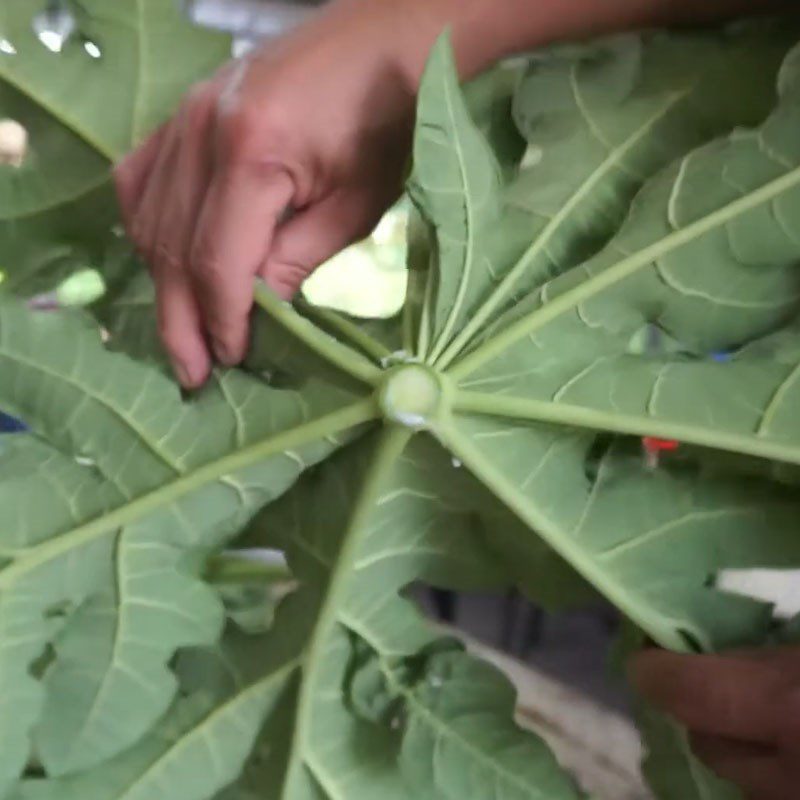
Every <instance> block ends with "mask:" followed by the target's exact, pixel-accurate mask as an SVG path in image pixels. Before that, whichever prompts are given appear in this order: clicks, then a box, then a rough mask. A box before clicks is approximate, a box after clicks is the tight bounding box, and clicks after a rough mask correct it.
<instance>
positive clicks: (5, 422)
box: [0, 410, 27, 434]
mask: <svg viewBox="0 0 800 800" xmlns="http://www.w3.org/2000/svg"><path fill="white" fill-rule="evenodd" d="M26 429H27V427H26V425H25V423H24V422H22V421H21V420H18V419H16V418H15V417H12V416H9V415H8V414H4V413H3V411H2V410H0V434H2V433H22V432H23V431H25V430H26Z"/></svg>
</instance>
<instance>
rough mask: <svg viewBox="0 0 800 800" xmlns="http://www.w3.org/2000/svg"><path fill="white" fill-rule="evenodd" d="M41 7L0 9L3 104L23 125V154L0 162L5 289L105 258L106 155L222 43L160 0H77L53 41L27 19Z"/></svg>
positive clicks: (156, 118) (109, 212)
mask: <svg viewBox="0 0 800 800" xmlns="http://www.w3.org/2000/svg"><path fill="white" fill-rule="evenodd" d="M40 10H41V9H40V8H38V7H36V6H35V5H32V4H31V3H30V2H29V1H28V0H6V2H4V3H3V8H2V9H0V32H2V36H3V37H4V39H5V40H7V41H8V42H10V43H11V44H12V46H13V47H14V49H15V50H16V54H14V55H10V54H5V53H3V54H0V108H1V109H2V115H3V117H4V118H7V119H13V120H16V121H17V122H19V123H21V124H22V125H23V126H24V127H25V128H26V129H27V132H28V137H29V150H28V153H27V155H26V157H25V158H24V160H23V163H22V166H21V167H19V168H16V167H12V166H0V253H1V254H2V259H1V260H0V270H2V271H3V272H4V273H5V275H6V278H7V280H6V284H5V286H4V289H5V290H9V289H14V290H16V291H18V292H20V293H23V292H24V293H33V292H34V291H38V290H39V289H41V288H42V287H45V288H50V287H52V286H53V285H54V284H55V283H57V282H58V280H59V279H60V278H61V277H62V276H64V275H66V274H68V272H69V271H71V270H73V271H74V270H76V269H81V268H86V267H90V266H97V265H98V264H100V263H101V262H102V260H103V251H104V248H105V247H106V246H107V245H108V242H109V240H110V230H111V228H112V227H113V226H114V225H115V224H116V222H117V212H116V201H115V199H114V191H113V188H112V187H111V185H110V182H109V172H110V167H111V164H112V163H113V162H116V161H117V160H118V159H120V158H121V157H122V156H123V155H125V154H126V153H127V152H128V151H129V150H130V149H131V148H132V147H133V145H135V144H137V143H139V142H140V141H141V140H142V139H143V138H144V136H145V135H146V134H148V133H150V132H151V131H152V130H153V129H154V128H155V127H156V126H157V125H158V124H159V123H161V122H163V121H164V119H166V118H167V117H168V116H169V115H170V114H171V113H172V112H173V111H174V109H175V105H176V103H177V102H178V100H179V99H180V97H181V95H182V94H183V92H184V91H185V90H186V89H187V88H188V87H189V86H190V85H191V84H192V83H193V82H195V81H197V80H198V79H199V78H200V77H202V76H205V75H208V74H210V73H211V72H212V71H213V70H214V69H215V68H216V66H217V65H219V64H220V63H222V61H223V60H225V59H226V58H227V57H228V56H229V53H230V41H229V39H228V38H227V37H225V36H220V35H217V34H212V33H210V32H206V31H200V30H197V29H192V28H190V27H189V26H188V25H187V23H186V21H185V20H184V19H183V18H182V16H181V14H180V12H179V9H178V8H177V5H176V4H174V3H171V2H163V0H117V1H115V2H114V3H113V4H112V5H111V6H109V4H108V3H107V2H104V0H81V3H80V4H77V3H76V4H75V6H74V15H75V19H76V26H77V30H76V33H75V34H74V35H73V37H72V38H70V39H68V40H67V41H66V42H65V44H64V46H63V49H62V50H61V52H59V53H54V52H51V50H49V49H48V48H47V47H45V46H44V44H42V43H41V42H40V41H39V40H38V39H37V38H36V35H35V33H34V30H33V26H32V24H31V22H32V18H33V16H34V15H35V14H36V13H38V12H39V11H40ZM84 37H85V38H84ZM86 40H88V41H92V42H94V43H95V44H96V45H97V47H99V48H100V50H101V52H102V56H101V57H100V58H99V59H96V58H92V57H91V56H90V55H89V54H88V53H87V52H86V50H85V49H84V41H86ZM165 63H169V65H170V68H169V73H170V74H169V80H164V75H163V65H164V64H165ZM76 87H81V88H80V91H76Z"/></svg>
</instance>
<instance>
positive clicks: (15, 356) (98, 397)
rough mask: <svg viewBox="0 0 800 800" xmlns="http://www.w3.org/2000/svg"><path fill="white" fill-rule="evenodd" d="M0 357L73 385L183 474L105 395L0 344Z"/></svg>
mask: <svg viewBox="0 0 800 800" xmlns="http://www.w3.org/2000/svg"><path fill="white" fill-rule="evenodd" d="M0 358H7V359H8V360H9V361H11V362H13V363H15V364H18V365H20V366H22V367H25V368H27V369H31V370H33V371H34V372H39V373H41V374H43V375H46V376H47V377H48V378H52V379H54V380H56V381H60V382H61V383H65V384H67V385H68V386H71V387H73V388H74V389H75V390H77V392H78V393H79V394H80V395H81V396H83V397H88V398H90V399H91V400H93V401H95V402H96V403H98V404H99V405H101V406H102V407H103V408H105V409H106V410H107V411H109V412H110V413H111V414H113V415H114V416H115V417H116V418H117V419H118V420H119V421H120V422H122V423H123V424H124V425H125V427H127V428H128V429H129V430H130V431H132V432H133V433H134V434H135V435H136V437H137V439H138V441H140V442H141V443H142V444H143V445H145V447H147V449H148V450H149V451H150V452H151V453H152V454H153V455H154V456H156V458H158V460H159V461H160V462H161V463H162V464H163V465H164V466H165V467H167V468H168V469H169V470H170V471H171V472H173V473H174V474H176V475H181V474H183V472H184V470H183V468H182V467H181V465H180V464H179V463H178V462H177V461H175V460H174V459H173V458H172V456H171V455H170V454H169V453H167V452H165V451H164V450H163V449H162V448H161V446H160V445H159V443H158V442H156V441H154V440H153V439H151V438H150V437H149V436H148V435H147V433H146V432H145V431H144V430H143V429H142V428H141V427H140V426H139V424H138V423H137V422H136V420H135V419H134V418H133V417H132V416H129V413H128V412H127V411H126V409H124V408H120V407H119V406H117V405H116V404H115V403H113V402H111V400H109V399H108V398H107V397H105V396H103V395H102V394H99V393H98V392H96V391H94V390H93V389H92V388H91V387H89V386H86V385H84V384H82V383H80V382H78V381H77V380H76V379H75V378H74V377H73V376H72V375H67V374H65V373H61V372H57V371H55V370H53V369H50V368H49V367H46V366H44V365H43V364H41V363H39V362H37V361H33V360H31V359H29V358H25V357H24V356H22V355H20V354H19V353H13V352H10V351H9V350H7V349H6V348H4V347H3V346H2V345H0Z"/></svg>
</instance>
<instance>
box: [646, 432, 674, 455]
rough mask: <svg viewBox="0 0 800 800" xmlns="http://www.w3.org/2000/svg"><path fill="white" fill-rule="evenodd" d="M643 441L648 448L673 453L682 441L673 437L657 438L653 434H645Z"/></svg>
mask: <svg viewBox="0 0 800 800" xmlns="http://www.w3.org/2000/svg"><path fill="white" fill-rule="evenodd" d="M642 442H643V443H644V446H645V449H646V450H655V451H656V452H661V451H666V452H669V453H672V452H674V451H675V450H677V449H678V448H679V447H680V442H676V441H673V440H672V439H655V438H653V437H652V436H645V437H644V439H642Z"/></svg>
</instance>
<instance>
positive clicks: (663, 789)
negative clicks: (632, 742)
mask: <svg viewBox="0 0 800 800" xmlns="http://www.w3.org/2000/svg"><path fill="white" fill-rule="evenodd" d="M638 716H639V724H640V726H641V728H642V734H643V735H644V737H645V742H646V745H647V748H648V752H647V755H646V757H645V761H644V772H645V776H646V778H647V780H648V782H649V784H650V786H651V787H652V788H653V790H654V792H655V793H656V797H658V798H659V800H661V798H666V800H671V798H677V797H685V798H686V800H741V798H742V794H741V792H740V791H739V790H738V789H736V787H734V786H731V785H730V784H728V783H725V782H724V781H722V780H720V778H718V777H717V776H716V775H714V774H713V773H712V772H711V771H710V770H709V769H708V768H707V767H706V766H704V765H703V764H701V763H700V761H699V760H698V759H697V757H696V756H695V755H694V754H693V753H692V751H691V748H690V746H689V741H688V737H687V735H686V733H685V731H682V730H681V729H680V728H679V727H678V726H677V725H676V724H675V723H674V722H671V721H670V720H668V719H666V718H665V717H663V716H662V715H660V714H659V713H657V712H656V711H654V710H653V709H650V708H640V712H639V715H638Z"/></svg>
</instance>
